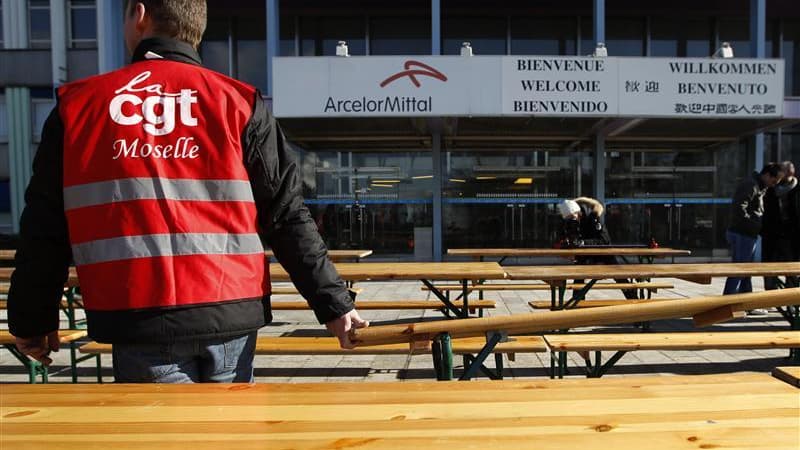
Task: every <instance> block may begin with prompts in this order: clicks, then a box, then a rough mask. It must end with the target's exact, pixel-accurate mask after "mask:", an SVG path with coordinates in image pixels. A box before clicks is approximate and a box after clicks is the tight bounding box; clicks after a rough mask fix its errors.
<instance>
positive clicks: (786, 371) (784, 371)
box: [772, 366, 800, 388]
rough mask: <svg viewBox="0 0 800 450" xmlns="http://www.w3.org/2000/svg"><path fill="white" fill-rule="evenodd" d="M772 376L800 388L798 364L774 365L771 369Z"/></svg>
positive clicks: (799, 367)
mask: <svg viewBox="0 0 800 450" xmlns="http://www.w3.org/2000/svg"><path fill="white" fill-rule="evenodd" d="M772 376H774V377H775V378H777V379H779V380H783V381H785V382H787V383H789V384H791V385H792V386H794V387H798V388H800V366H791V367H788V366H787V367H776V368H774V369H773V370H772Z"/></svg>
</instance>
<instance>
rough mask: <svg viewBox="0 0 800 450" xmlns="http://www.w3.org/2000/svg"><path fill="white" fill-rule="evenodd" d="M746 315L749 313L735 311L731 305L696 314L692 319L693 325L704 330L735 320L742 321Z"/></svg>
mask: <svg viewBox="0 0 800 450" xmlns="http://www.w3.org/2000/svg"><path fill="white" fill-rule="evenodd" d="M746 315H747V313H746V312H745V311H734V309H733V307H732V306H731V305H725V306H722V307H720V308H716V309H712V310H710V311H705V312H702V313H700V314H695V316H694V317H692V324H693V325H694V327H695V328H703V327H707V326H711V325H714V324H716V323H721V322H727V321H729V320H733V319H741V318H743V317H744V316H746Z"/></svg>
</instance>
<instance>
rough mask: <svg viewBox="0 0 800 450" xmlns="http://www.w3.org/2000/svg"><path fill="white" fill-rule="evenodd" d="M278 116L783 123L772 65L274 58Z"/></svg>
mask: <svg viewBox="0 0 800 450" xmlns="http://www.w3.org/2000/svg"><path fill="white" fill-rule="evenodd" d="M273 75H274V81H273V87H274V91H275V95H274V98H273V111H274V113H275V115H276V116H277V117H393V116H404V117H424V116H505V115H524V116H542V117H673V118H703V117H706V118H728V117H729V118H742V117H775V118H776V117H782V115H783V103H784V102H783V89H784V88H783V86H784V82H783V78H784V65H783V61H782V60H776V59H711V58H616V57H607V58H592V57H552V56H473V57H462V56H367V57H358V56H356V57H311V58H276V59H275V64H274V68H273Z"/></svg>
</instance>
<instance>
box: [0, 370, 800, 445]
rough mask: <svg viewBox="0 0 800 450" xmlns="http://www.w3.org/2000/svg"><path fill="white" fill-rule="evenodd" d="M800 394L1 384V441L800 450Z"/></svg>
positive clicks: (729, 384)
mask: <svg viewBox="0 0 800 450" xmlns="http://www.w3.org/2000/svg"><path fill="white" fill-rule="evenodd" d="M798 393H800V391H798V389H797V388H795V387H793V386H792V385H790V384H788V383H786V382H783V381H781V380H779V379H776V378H774V377H772V376H770V375H768V374H755V373H737V374H728V375H682V376H668V377H652V376H651V377H621V378H601V379H571V380H531V381H473V382H470V383H458V382H443V383H431V382H407V383H397V382H393V383H360V382H351V383H296V384H294V383H266V384H236V385H231V384H187V385H178V384H78V385H67V384H50V385H21V384H13V385H8V384H6V385H0V394H1V395H2V398H3V402H2V406H0V426H2V430H3V432H2V433H1V434H0V446H2V448H8V449H40V448H47V449H49V450H77V449H81V450H99V449H102V450H106V449H110V448H113V449H115V450H152V449H154V448H158V449H160V450H178V449H180V450H183V449H186V448H191V449H193V450H218V449H219V448H220V446H225V445H227V446H231V447H234V448H236V449H237V450H255V449H263V448H269V449H274V450H281V449H321V448H340V449H341V448H359V449H364V450H370V449H396V448H413V449H418V450H424V449H442V448H481V449H487V450H490V449H500V450H507V449H514V448H537V449H540V450H552V449H565V448H581V449H587V450H593V449H603V450H605V449H610V448H614V449H643V448H658V449H697V448H759V449H778V448H781V449H789V448H799V447H800V421H798V420H797V417H798V414H800V406H799V405H800V404H798ZM654 446H655V447H654Z"/></svg>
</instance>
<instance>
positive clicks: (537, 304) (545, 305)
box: [528, 298, 670, 309]
mask: <svg viewBox="0 0 800 450" xmlns="http://www.w3.org/2000/svg"><path fill="white" fill-rule="evenodd" d="M669 300H670V299H668V298H658V299H655V298H652V299H626V298H624V299H613V300H606V299H602V300H592V299H588V300H584V301H582V302H580V303H578V304H577V305H575V308H577V309H581V308H597V307H602V306H618V305H635V304H639V303H652V302H663V301H669ZM528 305H530V306H531V308H533V309H551V308H552V306H553V304H552V302H551V301H550V300H534V301H530V302H528Z"/></svg>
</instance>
